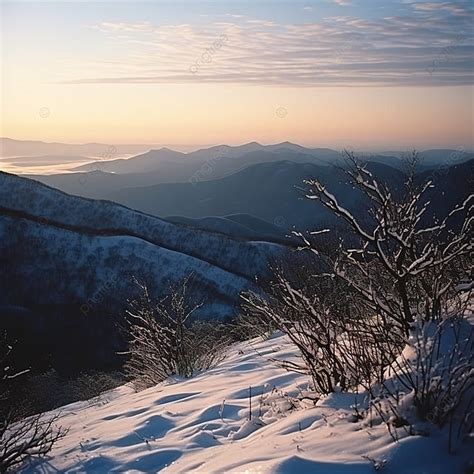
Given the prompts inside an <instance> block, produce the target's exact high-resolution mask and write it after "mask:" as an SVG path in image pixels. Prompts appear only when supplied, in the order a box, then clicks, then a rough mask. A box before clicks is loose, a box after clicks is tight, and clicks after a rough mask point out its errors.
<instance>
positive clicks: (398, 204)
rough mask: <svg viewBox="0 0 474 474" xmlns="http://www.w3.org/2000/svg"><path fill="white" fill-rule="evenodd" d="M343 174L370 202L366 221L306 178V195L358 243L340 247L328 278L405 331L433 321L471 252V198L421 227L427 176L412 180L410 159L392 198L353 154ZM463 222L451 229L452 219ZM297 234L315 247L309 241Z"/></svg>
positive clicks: (389, 191) (451, 293) (423, 215)
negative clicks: (343, 225) (420, 319)
mask: <svg viewBox="0 0 474 474" xmlns="http://www.w3.org/2000/svg"><path fill="white" fill-rule="evenodd" d="M347 156H348V159H349V162H350V165H351V166H350V168H349V169H348V170H347V175H348V177H349V179H350V180H351V182H352V183H353V184H354V186H357V187H358V188H359V189H360V190H361V191H362V193H363V194H364V195H365V196H366V198H367V199H368V200H369V202H370V203H371V207H370V210H369V214H370V218H371V219H370V220H369V224H368V225H367V224H366V225H364V224H363V222H362V219H358V218H356V217H355V216H354V215H353V214H352V213H351V212H350V211H349V210H348V209H347V208H345V207H344V206H342V205H341V204H340V203H339V202H338V200H337V198H336V197H335V196H334V195H333V194H331V193H330V191H329V190H328V189H327V188H326V186H325V185H324V184H323V183H321V182H320V181H319V180H317V179H311V180H307V181H305V183H306V184H307V185H308V186H309V190H308V192H307V194H306V197H307V198H308V199H317V200H319V201H320V202H321V203H322V204H323V205H324V206H325V207H326V208H328V209H329V210H330V211H332V212H333V213H334V214H335V215H336V216H338V217H340V218H341V219H343V220H344V221H345V222H346V223H347V224H348V225H349V227H350V229H351V231H352V234H353V236H354V237H355V238H356V240H357V241H358V245H355V246H354V247H352V248H345V247H344V246H341V248H340V252H339V255H338V257H337V258H336V259H335V261H334V265H333V275H335V276H337V277H339V278H341V279H343V280H344V281H345V282H346V283H347V284H348V285H349V287H350V288H351V289H352V290H353V291H354V292H355V293H356V294H358V295H359V296H360V298H361V299H362V300H363V301H364V303H365V305H366V306H367V307H368V308H370V309H372V310H373V311H374V312H375V313H377V314H378V315H379V316H381V317H382V318H384V320H385V321H387V322H393V323H394V324H396V325H397V326H398V327H399V328H400V329H401V330H403V331H404V332H405V334H408V332H409V329H410V325H411V323H412V322H413V321H414V320H415V319H416V318H417V317H419V316H421V317H423V319H424V320H426V321H429V320H434V319H437V318H439V317H440V316H441V314H442V309H443V307H444V306H445V305H446V301H448V300H449V299H450V298H451V297H452V296H453V295H454V294H455V293H456V290H455V287H456V284H457V283H458V281H459V279H460V273H462V268H463V267H465V264H466V262H467V263H468V258H469V256H470V255H471V254H472V251H473V243H472V230H473V229H472V228H473V222H474V215H473V206H472V204H473V197H474V196H473V195H472V194H471V195H470V196H469V197H468V198H467V199H466V200H465V201H464V202H463V203H461V204H460V205H459V206H457V207H455V208H454V209H453V210H452V211H451V212H450V213H449V214H448V215H447V216H446V217H445V218H444V219H443V220H441V221H440V222H438V221H436V220H435V222H432V223H428V224H426V223H425V222H424V220H423V219H424V218H425V217H428V216H427V209H428V208H429V201H428V200H427V199H426V196H425V195H426V192H427V190H428V189H430V188H431V187H432V182H431V181H427V182H426V183H424V184H423V185H421V186H416V185H415V164H416V156H414V158H413V160H412V163H413V166H411V169H410V171H409V173H408V176H407V179H406V182H405V187H404V191H403V192H402V193H401V196H400V197H399V196H396V195H395V193H393V192H392V191H391V190H390V189H389V188H388V187H387V186H386V185H384V184H381V183H380V182H379V181H378V180H377V179H376V178H375V177H374V176H373V175H372V173H371V172H370V171H369V170H368V169H367V166H366V165H365V164H362V163H360V162H359V161H358V160H357V159H356V158H355V157H354V155H352V154H350V153H348V154H347ZM458 215H462V217H463V219H462V223H461V224H460V225H459V226H458V227H459V228H458V229H457V230H454V229H453V228H452V227H451V226H450V224H451V223H452V221H453V217H454V216H458ZM297 235H299V236H300V237H301V238H302V239H303V241H304V242H305V244H306V245H307V246H308V248H309V249H311V250H312V251H313V252H316V253H317V252H318V250H317V248H316V247H315V246H314V243H313V242H310V241H309V240H308V239H307V237H306V236H305V235H304V234H301V233H299V234H297Z"/></svg>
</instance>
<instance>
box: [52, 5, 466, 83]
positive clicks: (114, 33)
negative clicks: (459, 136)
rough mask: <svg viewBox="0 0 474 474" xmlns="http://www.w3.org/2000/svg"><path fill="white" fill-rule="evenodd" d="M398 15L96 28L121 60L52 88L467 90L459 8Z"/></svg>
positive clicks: (424, 8) (76, 72)
mask: <svg viewBox="0 0 474 474" xmlns="http://www.w3.org/2000/svg"><path fill="white" fill-rule="evenodd" d="M337 3H339V4H341V5H342V4H344V3H348V2H346V1H344V0H343V1H339V2H337ZM408 8H409V9H410V11H409V13H407V14H404V15H403V16H402V15H400V16H390V17H383V18H378V19H367V18H358V17H352V16H332V17H327V18H323V19H321V20H320V21H318V22H313V23H304V24H278V23H276V22H274V21H268V20H255V19H249V18H247V17H239V18H233V17H229V18H226V19H225V21H214V22H212V23H209V24H207V25H206V27H202V26H197V25H191V24H176V25H155V24H152V23H150V22H140V23H125V22H120V23H114V22H103V23H100V24H98V25H95V26H94V28H95V29H96V30H97V31H99V32H100V33H101V34H102V35H104V37H105V38H107V40H108V41H112V42H115V43H117V44H118V45H120V50H121V51H123V57H119V58H103V59H101V60H100V61H96V62H90V61H89V62H88V61H87V60H83V61H82V62H81V63H79V64H76V65H75V67H71V68H70V70H71V71H72V75H71V77H64V78H62V80H61V82H63V83H70V84H104V83H107V84H109V83H110V84H112V83H117V84H124V83H140V84H153V83H240V84H269V85H283V86H303V87H304V86H308V87H313V86H349V85H351V86H375V85H377V86H405V85H406V86H413V85H415V86H417V85H420V86H431V85H432V86H442V85H471V84H473V83H474V79H473V64H474V59H473V58H474V43H473V37H472V26H471V22H472V9H471V7H470V6H469V4H468V3H464V2H459V3H456V4H455V5H454V4H451V3H448V2H441V3H435V2H411V3H409V4H408ZM222 37H225V38H226V42H225V44H224V45H223V46H222V48H220V49H219V50H218V51H217V52H215V54H212V55H211V59H210V60H209V61H208V62H207V63H206V64H205V67H201V68H200V69H199V71H198V73H194V74H191V73H190V72H189V70H190V66H191V65H192V64H193V63H194V61H195V59H196V58H197V57H202V56H203V55H205V53H206V51H207V50H208V48H209V47H210V45H212V44H213V43H214V42H215V41H216V39H218V38H222ZM434 65H435V66H436V67H434ZM84 70H90V71H94V75H93V76H89V77H88V76H84V75H83V73H80V71H84Z"/></svg>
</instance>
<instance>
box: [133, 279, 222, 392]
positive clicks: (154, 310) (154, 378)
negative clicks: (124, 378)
mask: <svg viewBox="0 0 474 474" xmlns="http://www.w3.org/2000/svg"><path fill="white" fill-rule="evenodd" d="M190 278H191V277H187V278H185V279H184V280H182V281H181V282H179V283H178V284H176V285H174V286H172V287H171V288H170V292H169V294H168V295H167V296H166V297H164V298H162V299H161V300H160V301H159V302H158V303H154V302H153V301H152V299H151V297H150V294H149V292H148V288H147V286H146V285H144V284H141V283H138V282H137V284H138V286H139V288H140V291H141V294H140V296H139V297H138V298H137V299H135V300H133V301H131V302H130V309H129V310H128V311H127V313H128V315H129V318H130V319H129V328H128V334H129V348H128V351H127V352H125V354H128V355H129V359H128V360H127V362H126V363H125V370H126V372H127V373H128V375H129V376H130V377H131V378H132V379H133V381H134V385H135V387H136V388H137V389H142V388H147V387H150V386H152V385H156V384H157V383H159V382H162V381H163V380H165V379H166V378H167V377H169V376H171V375H180V376H182V377H191V376H192V375H193V374H194V372H195V371H198V370H205V369H207V368H209V367H211V366H212V365H214V364H215V363H217V362H218V361H219V360H221V358H222V357H223V354H224V352H223V351H224V347H225V345H226V344H227V343H226V341H225V340H222V339H220V340H219V339H218V338H217V334H218V332H219V328H220V325H219V324H217V325H206V324H204V323H194V324H191V317H192V315H193V313H194V312H195V311H196V310H197V309H198V308H200V307H201V306H202V304H193V303H191V302H190V299H191V298H190V296H189V294H188V286H189V282H190Z"/></svg>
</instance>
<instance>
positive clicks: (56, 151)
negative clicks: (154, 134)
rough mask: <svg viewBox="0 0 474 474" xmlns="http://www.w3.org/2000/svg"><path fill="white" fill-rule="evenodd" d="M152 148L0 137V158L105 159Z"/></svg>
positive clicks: (150, 146) (149, 146) (146, 146)
mask: <svg viewBox="0 0 474 474" xmlns="http://www.w3.org/2000/svg"><path fill="white" fill-rule="evenodd" d="M151 148H153V145H114V144H104V143H83V144H74V143H57V142H53V143H47V142H42V141H39V140H14V139H12V138H5V137H0V156H1V157H11V156H44V155H54V156H72V155H80V156H90V157H101V158H103V157H107V159H109V158H111V157H112V156H114V155H115V156H120V155H134V154H137V153H142V152H144V151H147V150H149V149H151Z"/></svg>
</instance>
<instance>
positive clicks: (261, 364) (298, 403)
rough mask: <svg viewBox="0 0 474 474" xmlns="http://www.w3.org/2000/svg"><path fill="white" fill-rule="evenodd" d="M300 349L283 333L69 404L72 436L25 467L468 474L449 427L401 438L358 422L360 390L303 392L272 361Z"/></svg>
mask: <svg viewBox="0 0 474 474" xmlns="http://www.w3.org/2000/svg"><path fill="white" fill-rule="evenodd" d="M294 356H296V352H295V349H294V347H293V346H292V345H290V344H289V343H288V342H287V341H286V339H285V338H284V337H283V336H278V335H276V336H274V337H273V338H272V339H270V340H268V341H265V342H261V341H256V340H253V341H250V342H245V343H240V344H238V345H236V346H234V347H233V348H231V350H230V352H229V354H228V357H227V359H226V360H225V361H224V362H222V363H221V364H220V365H219V366H217V367H216V368H214V369H212V370H210V371H208V372H206V373H203V374H200V375H198V376H196V377H195V378H193V379H189V380H180V379H177V378H175V379H172V380H168V381H167V382H166V383H164V384H161V385H158V386H156V387H152V388H150V389H148V390H145V391H143V392H139V393H135V392H134V391H133V390H132V389H131V388H130V387H128V386H123V387H121V388H119V389H116V390H113V391H111V392H108V393H106V394H104V395H103V396H101V397H100V398H98V399H95V400H91V401H89V402H80V403H75V404H72V405H69V406H67V407H64V408H63V409H61V410H60V412H61V413H62V419H61V425H62V426H64V427H69V428H70V431H69V433H68V434H67V436H66V437H65V438H64V439H63V440H61V441H60V442H59V443H58V444H57V446H56V447H55V448H54V449H53V451H52V453H51V457H50V458H49V459H48V460H46V461H45V462H43V463H40V464H39V465H38V464H34V465H29V466H27V467H26V468H25V469H24V472H42V473H52V472H88V473H89V472H97V473H99V472H101V473H102V472H123V471H127V472H158V471H163V472H169V473H183V472H200V473H223V472H228V473H237V472H238V473H242V472H247V473H260V472H274V473H298V474H304V473H321V474H372V473H373V472H374V469H376V470H378V469H382V468H383V469H382V472H384V473H387V474H415V473H416V474H422V473H426V474H428V473H429V474H448V473H458V472H459V473H464V472H468V471H466V470H465V469H466V466H467V459H466V458H462V457H461V456H457V455H448V454H447V449H446V439H445V437H444V434H443V433H442V432H439V431H436V430H433V431H432V432H431V433H430V435H429V436H421V435H417V436H406V435H405V436H403V435H402V437H401V439H400V441H399V442H398V443H397V444H395V443H394V442H393V441H392V439H391V437H390V436H389V434H388V432H387V429H386V427H385V425H383V424H374V426H372V427H371V426H369V424H368V422H367V421H366V420H362V421H357V418H356V417H355V411H354V408H353V406H354V404H356V403H363V394H360V395H359V396H358V397H356V395H352V394H347V393H346V394H343V393H335V394H332V395H330V396H329V397H327V398H321V399H320V400H319V401H317V403H316V404H314V403H313V401H311V400H310V399H309V398H306V399H305V398H303V397H304V396H305V395H311V394H310V393H308V392H306V389H307V386H308V381H307V377H306V376H304V375H297V374H293V373H288V372H285V371H284V370H282V369H280V368H278V366H277V365H276V364H275V362H273V361H272V360H271V359H282V358H285V359H288V358H291V357H294ZM250 390H251V393H252V399H251V402H252V405H251V418H252V420H249V418H250V406H249V393H250ZM296 397H298V398H299V400H297V399H296ZM45 416H51V414H47V415H45Z"/></svg>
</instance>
